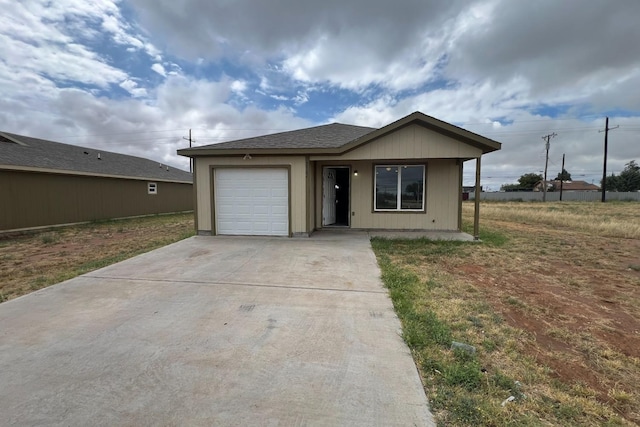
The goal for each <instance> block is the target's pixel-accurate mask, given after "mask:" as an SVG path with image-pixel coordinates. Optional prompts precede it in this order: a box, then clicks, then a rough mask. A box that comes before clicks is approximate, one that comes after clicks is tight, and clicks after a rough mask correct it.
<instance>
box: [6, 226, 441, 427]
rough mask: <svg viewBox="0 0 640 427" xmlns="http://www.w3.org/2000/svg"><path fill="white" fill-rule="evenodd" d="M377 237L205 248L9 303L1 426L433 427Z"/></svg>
mask: <svg viewBox="0 0 640 427" xmlns="http://www.w3.org/2000/svg"><path fill="white" fill-rule="evenodd" d="M379 274H380V271H379V269H378V266H377V264H376V260H375V257H374V255H373V253H372V251H371V247H370V245H369V240H368V236H367V235H366V234H364V233H362V234H358V233H351V234H349V235H346V236H345V235H339V234H336V235H332V234H329V235H324V237H322V236H319V237H317V238H310V239H278V238H242V237H233V238H221V237H200V236H197V237H193V238H190V239H187V240H184V241H182V242H179V243H176V244H173V245H170V246H167V247H164V248H162V249H158V250H155V251H153V252H149V253H147V254H144V255H141V256H138V257H136V258H133V259H130V260H128V261H124V262H121V263H119V264H115V265H112V266H110V267H107V268H103V269H101V270H97V271H94V272H92V273H89V274H85V275H84V276H80V277H78V278H75V279H72V280H69V281H66V282H63V283H61V284H58V285H55V286H52V287H50V288H46V289H43V290H40V291H38V292H34V293H32V294H30V295H27V296H24V297H21V298H18V299H15V300H12V301H8V302H5V303H3V304H0V424H2V425H6V424H9V425H21V426H22V425H65V426H67V425H132V426H133V425H135V426H139V425H203V426H214V425H216V426H217V425H223V426H227V425H229V426H234V425H237V426H307V425H309V426H313V425H330V426H339V425H344V426H347V425H348V426H356V425H359V426H413V425H418V426H424V425H433V421H432V418H431V415H430V413H429V411H428V405H427V399H426V397H425V394H424V391H423V388H422V385H421V383H420V379H419V376H418V373H417V371H416V367H415V365H414V362H413V360H412V358H411V355H410V352H409V350H408V348H407V347H406V345H405V344H404V342H403V341H402V339H401V337H400V322H399V321H398V319H397V317H396V316H395V314H394V311H393V306H392V304H391V301H390V299H389V297H388V296H387V292H386V289H385V288H384V287H383V285H382V284H381V282H380V279H379Z"/></svg>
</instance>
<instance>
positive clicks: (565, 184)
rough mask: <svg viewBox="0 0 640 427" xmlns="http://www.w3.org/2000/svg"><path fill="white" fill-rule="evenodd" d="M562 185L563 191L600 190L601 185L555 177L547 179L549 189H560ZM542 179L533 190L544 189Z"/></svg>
mask: <svg viewBox="0 0 640 427" xmlns="http://www.w3.org/2000/svg"><path fill="white" fill-rule="evenodd" d="M560 185H562V191H600V187H598V186H597V185H595V184H589V183H588V182H586V181H562V183H560V180H557V179H554V180H553V181H547V191H560ZM543 190H544V189H543V187H542V181H540V182H538V183H537V184H536V185H535V186H534V187H533V191H538V192H540V191H543Z"/></svg>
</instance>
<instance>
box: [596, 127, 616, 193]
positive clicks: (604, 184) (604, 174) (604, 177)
mask: <svg viewBox="0 0 640 427" xmlns="http://www.w3.org/2000/svg"><path fill="white" fill-rule="evenodd" d="M618 127H619V126H616V127H614V128H609V117H607V119H606V120H605V122H604V131H602V130H599V131H598V132H604V166H603V168H602V189H601V190H602V203H604V202H606V201H607V149H608V138H609V131H610V130H612V129H617V128H618Z"/></svg>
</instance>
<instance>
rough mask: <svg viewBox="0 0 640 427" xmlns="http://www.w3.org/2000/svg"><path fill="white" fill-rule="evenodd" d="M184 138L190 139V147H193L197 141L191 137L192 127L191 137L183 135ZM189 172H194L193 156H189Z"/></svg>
mask: <svg viewBox="0 0 640 427" xmlns="http://www.w3.org/2000/svg"><path fill="white" fill-rule="evenodd" d="M182 139H184V140H185V141H189V148H191V144H192V143H194V142H196V140H195V139H191V129H189V138H187V137H185V136H183V137H182ZM189 172H190V173H193V158H191V157H189Z"/></svg>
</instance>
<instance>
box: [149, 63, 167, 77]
mask: <svg viewBox="0 0 640 427" xmlns="http://www.w3.org/2000/svg"><path fill="white" fill-rule="evenodd" d="M151 69H152V70H153V71H155V72H156V73H158V74H160V75H161V76H163V77H167V72H166V71H165V69H164V67H163V66H162V64H159V63H157V62H156V63H155V64H153V65H152V66H151Z"/></svg>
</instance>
